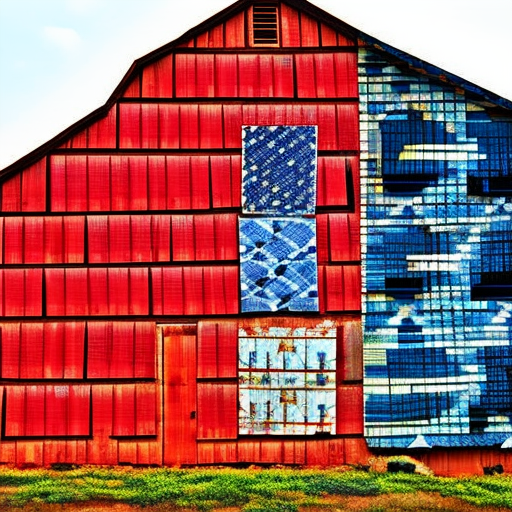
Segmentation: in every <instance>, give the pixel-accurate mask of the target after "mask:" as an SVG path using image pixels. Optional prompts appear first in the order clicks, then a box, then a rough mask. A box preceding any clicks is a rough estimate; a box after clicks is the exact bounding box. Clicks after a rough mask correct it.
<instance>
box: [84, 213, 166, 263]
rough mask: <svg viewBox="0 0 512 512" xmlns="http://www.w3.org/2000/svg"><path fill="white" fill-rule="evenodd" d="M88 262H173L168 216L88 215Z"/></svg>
mask: <svg viewBox="0 0 512 512" xmlns="http://www.w3.org/2000/svg"><path fill="white" fill-rule="evenodd" d="M87 234H88V241H89V263H125V262H142V261H144V262H153V261H155V262H156V261H170V247H171V218H170V217H169V216H168V215H145V216H144V215H110V216H108V215H98V216H91V217H88V218H87Z"/></svg>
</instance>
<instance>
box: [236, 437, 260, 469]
mask: <svg viewBox="0 0 512 512" xmlns="http://www.w3.org/2000/svg"><path fill="white" fill-rule="evenodd" d="M238 461H239V462H248V463H250V464H258V463H259V462H261V441H258V440H254V439H241V440H239V441H238Z"/></svg>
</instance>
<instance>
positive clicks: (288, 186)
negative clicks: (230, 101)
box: [242, 126, 317, 215]
mask: <svg viewBox="0 0 512 512" xmlns="http://www.w3.org/2000/svg"><path fill="white" fill-rule="evenodd" d="M242 138H243V150H242V210H243V213H263V214H267V215H305V214H314V213H315V206H316V176H317V127H316V126H244V127H243V129H242Z"/></svg>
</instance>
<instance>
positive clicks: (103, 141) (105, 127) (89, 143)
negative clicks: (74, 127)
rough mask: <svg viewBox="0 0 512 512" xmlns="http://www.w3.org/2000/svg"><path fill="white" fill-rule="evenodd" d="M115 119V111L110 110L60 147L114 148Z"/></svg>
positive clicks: (113, 109)
mask: <svg viewBox="0 0 512 512" xmlns="http://www.w3.org/2000/svg"><path fill="white" fill-rule="evenodd" d="M116 118H117V116H116V109H115V108H112V109H111V110H110V111H109V112H108V114H107V115H106V116H105V117H104V118H102V119H100V120H99V121H96V122H94V123H92V124H91V125H90V126H89V127H88V128H86V129H85V130H83V131H81V132H79V133H78V134H76V135H74V136H73V137H71V138H70V139H69V140H68V141H67V142H66V144H64V145H63V146H62V147H63V148H67V149H79V148H115V147H116V123H117V121H116Z"/></svg>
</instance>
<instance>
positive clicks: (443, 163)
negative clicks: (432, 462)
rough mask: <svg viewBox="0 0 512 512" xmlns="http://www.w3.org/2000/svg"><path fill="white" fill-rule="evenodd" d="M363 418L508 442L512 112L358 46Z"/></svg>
mask: <svg viewBox="0 0 512 512" xmlns="http://www.w3.org/2000/svg"><path fill="white" fill-rule="evenodd" d="M359 60H360V62H359V69H360V76H359V87H360V91H361V96H360V98H361V112H360V120H361V123H360V127H361V141H362V142H361V177H362V185H361V196H362V225H363V226H364V231H363V232H362V242H363V248H362V250H363V254H365V258H366V260H365V262H364V263H363V269H364V276H363V282H364V283H365V284H364V289H363V299H364V308H363V310H364V311H365V321H364V329H365V332H364V340H365V345H364V361H365V377H364V378H365V381H364V382H365V432H366V437H367V441H368V444H369V445H370V446H371V447H379V448H407V447H409V448H428V447H433V446H445V447H447V446H496V445H497V446H502V447H503V448H510V447H511V446H512V399H511V397H512V378H511V368H512V366H511V365H512V259H511V258H512V257H511V255H512V236H511V233H512V222H511V220H512V187H511V183H512V123H510V122H509V121H505V120H501V119H496V118H493V117H491V116H490V115H489V113H488V112H487V111H486V110H485V109H484V108H483V107H482V106H480V105H478V104H475V103H472V102H471V101H468V99H467V98H466V97H465V96H464V95H463V93H462V92H461V91H459V90H457V89H453V88H450V87H449V86H448V85H440V84H439V83H434V82H433V81H431V80H429V79H428V78H427V77H423V76H417V75H416V76H415V75H412V74H406V73H404V72H403V71H401V70H399V69H397V68H395V67H394V66H392V65H391V64H390V63H388V62H386V61H385V60H384V59H383V58H382V56H380V55H376V54H374V53H372V52H371V51H367V50H362V51H361V52H360V55H359Z"/></svg>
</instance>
